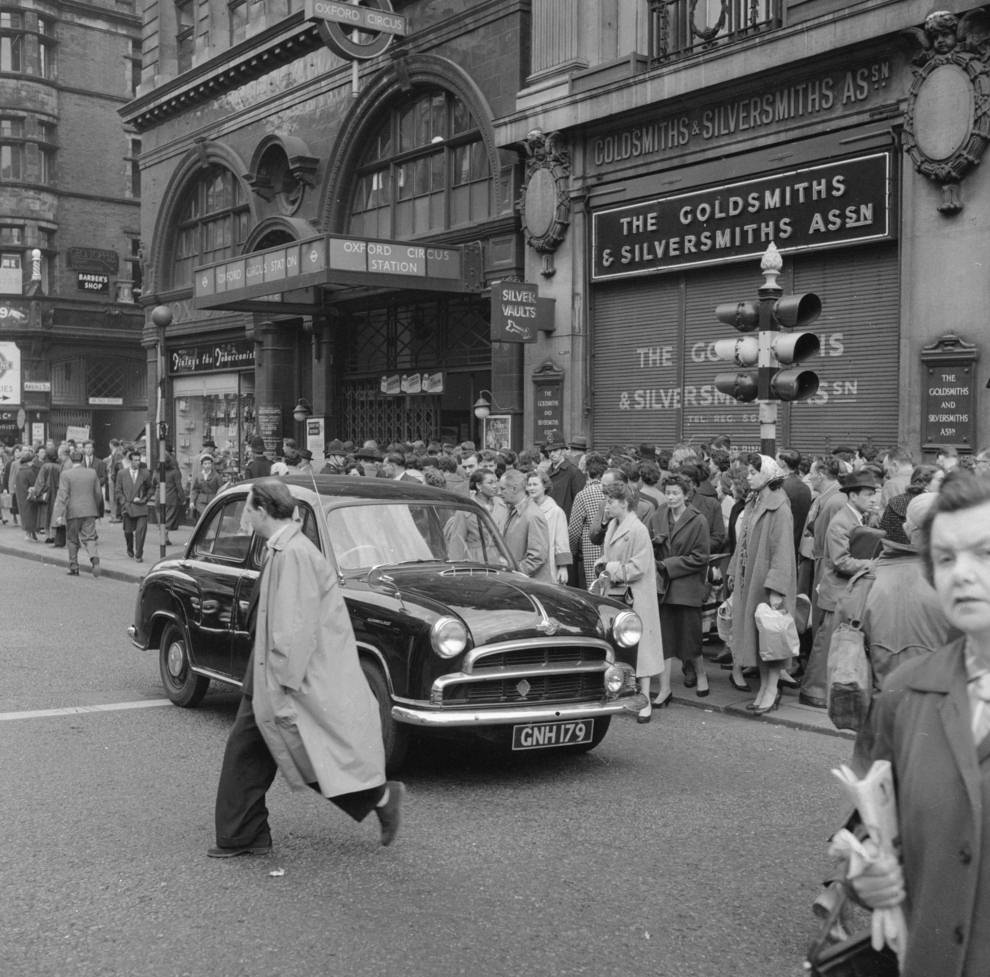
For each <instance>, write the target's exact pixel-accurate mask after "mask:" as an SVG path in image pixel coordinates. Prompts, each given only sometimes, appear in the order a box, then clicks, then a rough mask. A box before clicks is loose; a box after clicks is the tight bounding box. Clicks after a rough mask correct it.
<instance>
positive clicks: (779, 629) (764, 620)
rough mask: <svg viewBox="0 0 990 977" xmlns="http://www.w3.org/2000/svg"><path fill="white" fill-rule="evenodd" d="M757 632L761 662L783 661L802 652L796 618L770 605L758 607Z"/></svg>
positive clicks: (758, 605)
mask: <svg viewBox="0 0 990 977" xmlns="http://www.w3.org/2000/svg"><path fill="white" fill-rule="evenodd" d="M756 631H757V633H758V635H759V639H760V660H761V661H765V662H776V661H782V660H784V659H787V658H793V657H794V656H795V655H796V654H797V653H798V651H799V650H800V646H801V642H800V639H799V638H798V631H797V625H796V624H795V623H794V618H793V617H791V615H790V614H789V613H788V612H787V611H785V610H783V609H780V610H777V609H775V608H773V607H771V606H770V605H769V604H766V603H764V604H757V605H756Z"/></svg>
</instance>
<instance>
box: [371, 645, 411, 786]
mask: <svg viewBox="0 0 990 977" xmlns="http://www.w3.org/2000/svg"><path fill="white" fill-rule="evenodd" d="M361 671H362V672H364V677H365V679H367V681H368V686H369V687H370V689H371V691H372V694H373V695H374V697H375V701H376V702H377V703H378V716H379V719H380V720H381V724H382V742H383V743H384V745H385V772H386V773H387V774H389V775H390V776H391V775H392V774H394V773H397V772H398V771H399V770H400V769H401V768H402V764H403V763H404V762H405V759H406V753H408V751H409V730H408V728H407V727H406V726H405V725H404V724H403V723H397V722H396V721H395V720H394V719H393V718H392V697H391V696H390V695H389V692H388V683H387V682H386V681H385V676H384V675H383V674H382V670H381V669H380V668H379V667H378V666H377V665H375V664H373V663H372V662H370V661H365V660H364V659H362V660H361Z"/></svg>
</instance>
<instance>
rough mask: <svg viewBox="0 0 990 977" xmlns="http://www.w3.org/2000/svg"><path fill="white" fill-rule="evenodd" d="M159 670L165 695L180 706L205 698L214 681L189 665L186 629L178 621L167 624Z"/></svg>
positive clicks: (159, 648)
mask: <svg viewBox="0 0 990 977" xmlns="http://www.w3.org/2000/svg"><path fill="white" fill-rule="evenodd" d="M158 670H159V672H161V676H162V685H164V686H165V694H166V695H167V696H168V697H169V699H170V700H171V701H172V702H174V703H175V704H176V705H177V706H183V707H184V708H186V709H191V708H193V706H198V705H199V703H200V702H201V701H202V698H203V696H204V695H206V690H207V689H208V688H209V687H210V680H209V679H208V678H204V677H203V676H202V675H197V674H196V673H195V672H194V671H193V670H192V669H191V668H190V667H189V648H188V646H187V644H186V635H185V632H184V631H183V630H182V628H181V627H179V626H178V625H176V624H167V625H166V626H165V630H164V631H163V632H162V640H161V643H160V644H159V645H158Z"/></svg>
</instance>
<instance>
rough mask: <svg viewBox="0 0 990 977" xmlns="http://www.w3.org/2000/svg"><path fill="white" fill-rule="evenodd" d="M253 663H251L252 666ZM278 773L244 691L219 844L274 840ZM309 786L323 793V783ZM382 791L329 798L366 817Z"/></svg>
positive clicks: (226, 770) (220, 808)
mask: <svg viewBox="0 0 990 977" xmlns="http://www.w3.org/2000/svg"><path fill="white" fill-rule="evenodd" d="M125 518H126V517H125ZM252 657H253V656H252ZM251 667H252V666H251V664H249V666H248V668H249V670H250V668H251ZM277 772H278V765H277V764H276V763H275V760H274V758H273V757H272V755H271V752H270V751H269V749H268V744H267V743H266V742H265V739H264V737H263V736H262V735H261V730H260V729H258V724H257V723H256V722H255V721H254V707H253V706H252V704H251V696H250V695H242V696H241V702H240V705H239V706H238V708H237V715H236V717H235V718H234V725H233V728H232V729H231V731H230V736H229V737H228V739H227V747H226V749H225V750H224V754H223V767H222V768H221V770H220V783H219V784H218V785H217V804H216V829H217V844H218V845H219V846H220V847H221V848H246V847H261V846H264V845H270V844H271V840H272V835H271V830H270V828H269V826H268V807H267V806H266V805H265V794H266V793H267V792H268V788H269V787H271V785H272V781H273V780H274V779H275V774H276V773H277ZM309 786H310V787H312V788H313V790H315V791H316V792H317V793H319V791H320V785H319V784H310V785H309ZM384 794H385V785H384V784H382V785H381V786H380V787H371V788H369V789H368V790H359V791H354V792H353V793H350V794H341V795H339V796H337V797H331V798H330V800H331V801H333V803H334V804H336V805H337V807H339V808H340V809H341V810H342V811H343V812H344V813H345V814H347V815H349V816H350V817H352V818H353V819H354V820H355V821H363V820H364V819H365V818H366V817H367V816H368V815H369V814H370V813H371V812H372V811H373V810H374V809H375V807H376V805H377V804H378V802H379V801H380V800H381V799H382V797H383V796H384Z"/></svg>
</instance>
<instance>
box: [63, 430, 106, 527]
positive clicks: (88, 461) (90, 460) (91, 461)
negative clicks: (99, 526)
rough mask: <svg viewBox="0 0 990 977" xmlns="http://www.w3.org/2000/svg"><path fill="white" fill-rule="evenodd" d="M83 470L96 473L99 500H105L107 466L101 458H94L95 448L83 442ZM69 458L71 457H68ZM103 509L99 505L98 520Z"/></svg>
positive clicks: (89, 442)
mask: <svg viewBox="0 0 990 977" xmlns="http://www.w3.org/2000/svg"><path fill="white" fill-rule="evenodd" d="M82 450H83V468H91V469H92V470H93V471H95V472H96V477H97V478H98V479H99V480H100V498H101V499H102V498H105V497H106V494H107V465H106V462H105V461H103V459H102V458H97V457H96V446H95V445H94V444H93V442H92V441H83V446H82ZM70 457H71V456H70ZM103 514H104V507H103V505H102V504H101V505H100V515H99V518H101V519H102V518H103Z"/></svg>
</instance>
